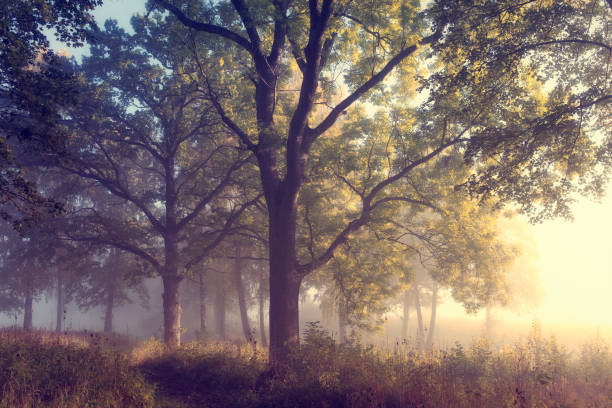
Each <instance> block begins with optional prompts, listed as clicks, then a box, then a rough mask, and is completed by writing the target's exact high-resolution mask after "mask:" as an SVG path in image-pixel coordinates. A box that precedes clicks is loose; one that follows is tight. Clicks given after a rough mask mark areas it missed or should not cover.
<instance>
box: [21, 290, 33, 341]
mask: <svg viewBox="0 0 612 408" xmlns="http://www.w3.org/2000/svg"><path fill="white" fill-rule="evenodd" d="M33 305H34V291H33V290H32V285H30V284H29V283H28V287H27V288H26V293H25V303H24V307H23V328H24V330H32V315H33Z"/></svg>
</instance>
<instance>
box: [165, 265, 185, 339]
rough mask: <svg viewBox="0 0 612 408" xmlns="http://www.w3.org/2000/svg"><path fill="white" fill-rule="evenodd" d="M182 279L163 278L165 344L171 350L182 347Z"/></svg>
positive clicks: (177, 277) (175, 276)
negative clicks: (180, 289)
mask: <svg viewBox="0 0 612 408" xmlns="http://www.w3.org/2000/svg"><path fill="white" fill-rule="evenodd" d="M181 280H183V278H182V277H180V276H177V275H169V276H168V275H167V276H162V283H163V285H164V293H163V295H162V296H163V301H164V305H163V306H164V342H165V343H166V346H168V347H169V348H170V349H177V348H179V347H180V346H181V302H180V291H179V288H180V284H181Z"/></svg>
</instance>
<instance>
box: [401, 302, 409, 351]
mask: <svg viewBox="0 0 612 408" xmlns="http://www.w3.org/2000/svg"><path fill="white" fill-rule="evenodd" d="M403 303H404V304H403V306H404V310H403V312H404V313H403V314H404V316H403V318H402V338H403V339H404V340H405V339H407V338H408V321H409V320H410V292H409V291H407V290H406V291H404V302H403Z"/></svg>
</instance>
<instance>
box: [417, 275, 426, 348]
mask: <svg viewBox="0 0 612 408" xmlns="http://www.w3.org/2000/svg"><path fill="white" fill-rule="evenodd" d="M414 305H415V309H416V314H417V322H418V324H419V328H418V330H417V347H418V348H419V350H423V348H424V346H425V328H424V327H423V312H422V310H421V296H420V293H419V285H417V283H416V282H415V284H414Z"/></svg>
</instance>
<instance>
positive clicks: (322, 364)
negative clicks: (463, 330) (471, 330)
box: [0, 325, 612, 408]
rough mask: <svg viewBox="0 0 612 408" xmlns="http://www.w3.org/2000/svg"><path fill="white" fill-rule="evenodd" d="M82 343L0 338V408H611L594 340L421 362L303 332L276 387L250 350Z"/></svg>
mask: <svg viewBox="0 0 612 408" xmlns="http://www.w3.org/2000/svg"><path fill="white" fill-rule="evenodd" d="M88 336H89V337H88ZM88 336H83V335H81V334H79V335H75V336H67V335H62V336H57V335H55V334H50V333H41V332H35V333H23V332H19V331H13V332H11V331H4V332H0V363H1V364H2V366H3V367H8V369H7V370H5V372H4V374H0V376H1V377H0V386H1V387H2V391H3V394H2V400H1V402H0V407H30V406H53V407H64V406H65V407H77V406H78V407H122V406H125V407H128V406H129V407H132V406H134V407H137V406H147V407H148V406H155V407H168V408H170V407H183V408H187V407H421V408H430V407H431V408H434V407H435V408H462V407H466V408H467V407H469V408H479V407H482V408H488V407H491V408H506V407H507V408H510V407H512V408H514V407H517V408H587V407H590V408H610V407H612V351H611V350H610V347H609V346H608V345H607V344H606V343H605V342H603V341H602V340H601V339H599V338H595V339H592V340H591V341H589V342H587V343H585V344H584V345H583V347H582V348H581V349H580V351H579V352H576V353H573V354H572V353H569V352H568V351H567V350H566V349H565V348H564V347H563V346H561V345H559V344H558V343H557V341H556V340H555V339H554V338H550V339H546V338H543V337H542V336H541V335H540V334H539V332H538V330H537V329H536V330H534V332H533V333H532V335H531V336H530V337H529V338H527V339H525V340H523V341H519V342H516V343H515V344H513V345H508V346H506V347H504V348H503V349H494V348H493V347H492V346H491V345H490V343H489V342H488V341H487V340H486V339H478V340H475V341H474V342H473V344H472V345H471V346H469V347H465V348H464V347H463V346H461V345H460V344H457V345H455V346H454V347H452V348H449V349H446V350H437V351H434V352H431V353H427V354H424V353H420V352H418V351H417V350H415V349H414V348H413V347H412V345H411V344H408V343H405V342H397V343H396V344H394V345H392V346H391V347H389V348H388V349H386V350H381V349H377V348H374V347H371V346H364V345H361V344H359V343H358V342H356V341H354V342H352V343H349V344H343V345H338V344H336V343H335V342H334V341H333V339H331V338H330V337H329V336H328V335H327V333H325V332H324V331H323V330H322V329H321V328H320V327H318V326H317V325H312V326H311V327H310V329H309V330H308V331H307V332H306V335H305V336H304V339H303V342H302V347H301V349H300V350H296V351H295V352H294V353H293V354H292V356H291V362H290V367H289V370H288V371H287V372H286V373H285V375H283V376H274V375H272V373H270V372H269V371H267V368H266V353H265V351H264V350H261V349H257V348H254V347H253V346H251V345H244V346H237V345H233V344H225V343H209V344H198V343H190V344H187V345H185V346H184V347H182V348H181V349H180V350H178V351H174V352H169V351H167V350H166V348H165V347H164V345H163V344H162V343H161V342H159V341H157V340H155V339H151V340H149V341H147V342H145V343H143V344H141V345H140V346H138V347H136V348H134V349H133V350H132V351H131V352H130V353H129V354H127V353H120V352H118V351H117V350H113V349H112V348H109V347H107V346H105V345H104V340H96V336H95V335H94V336H91V334H90V335H88ZM106 343H109V341H107V342H106ZM110 343H112V342H110ZM16 352H18V353H20V356H19V357H17V356H16V354H15V353H16ZM48 382H51V385H49V384H47V383H48ZM51 391H53V395H55V396H54V397H50V395H51V394H52V392H51Z"/></svg>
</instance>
